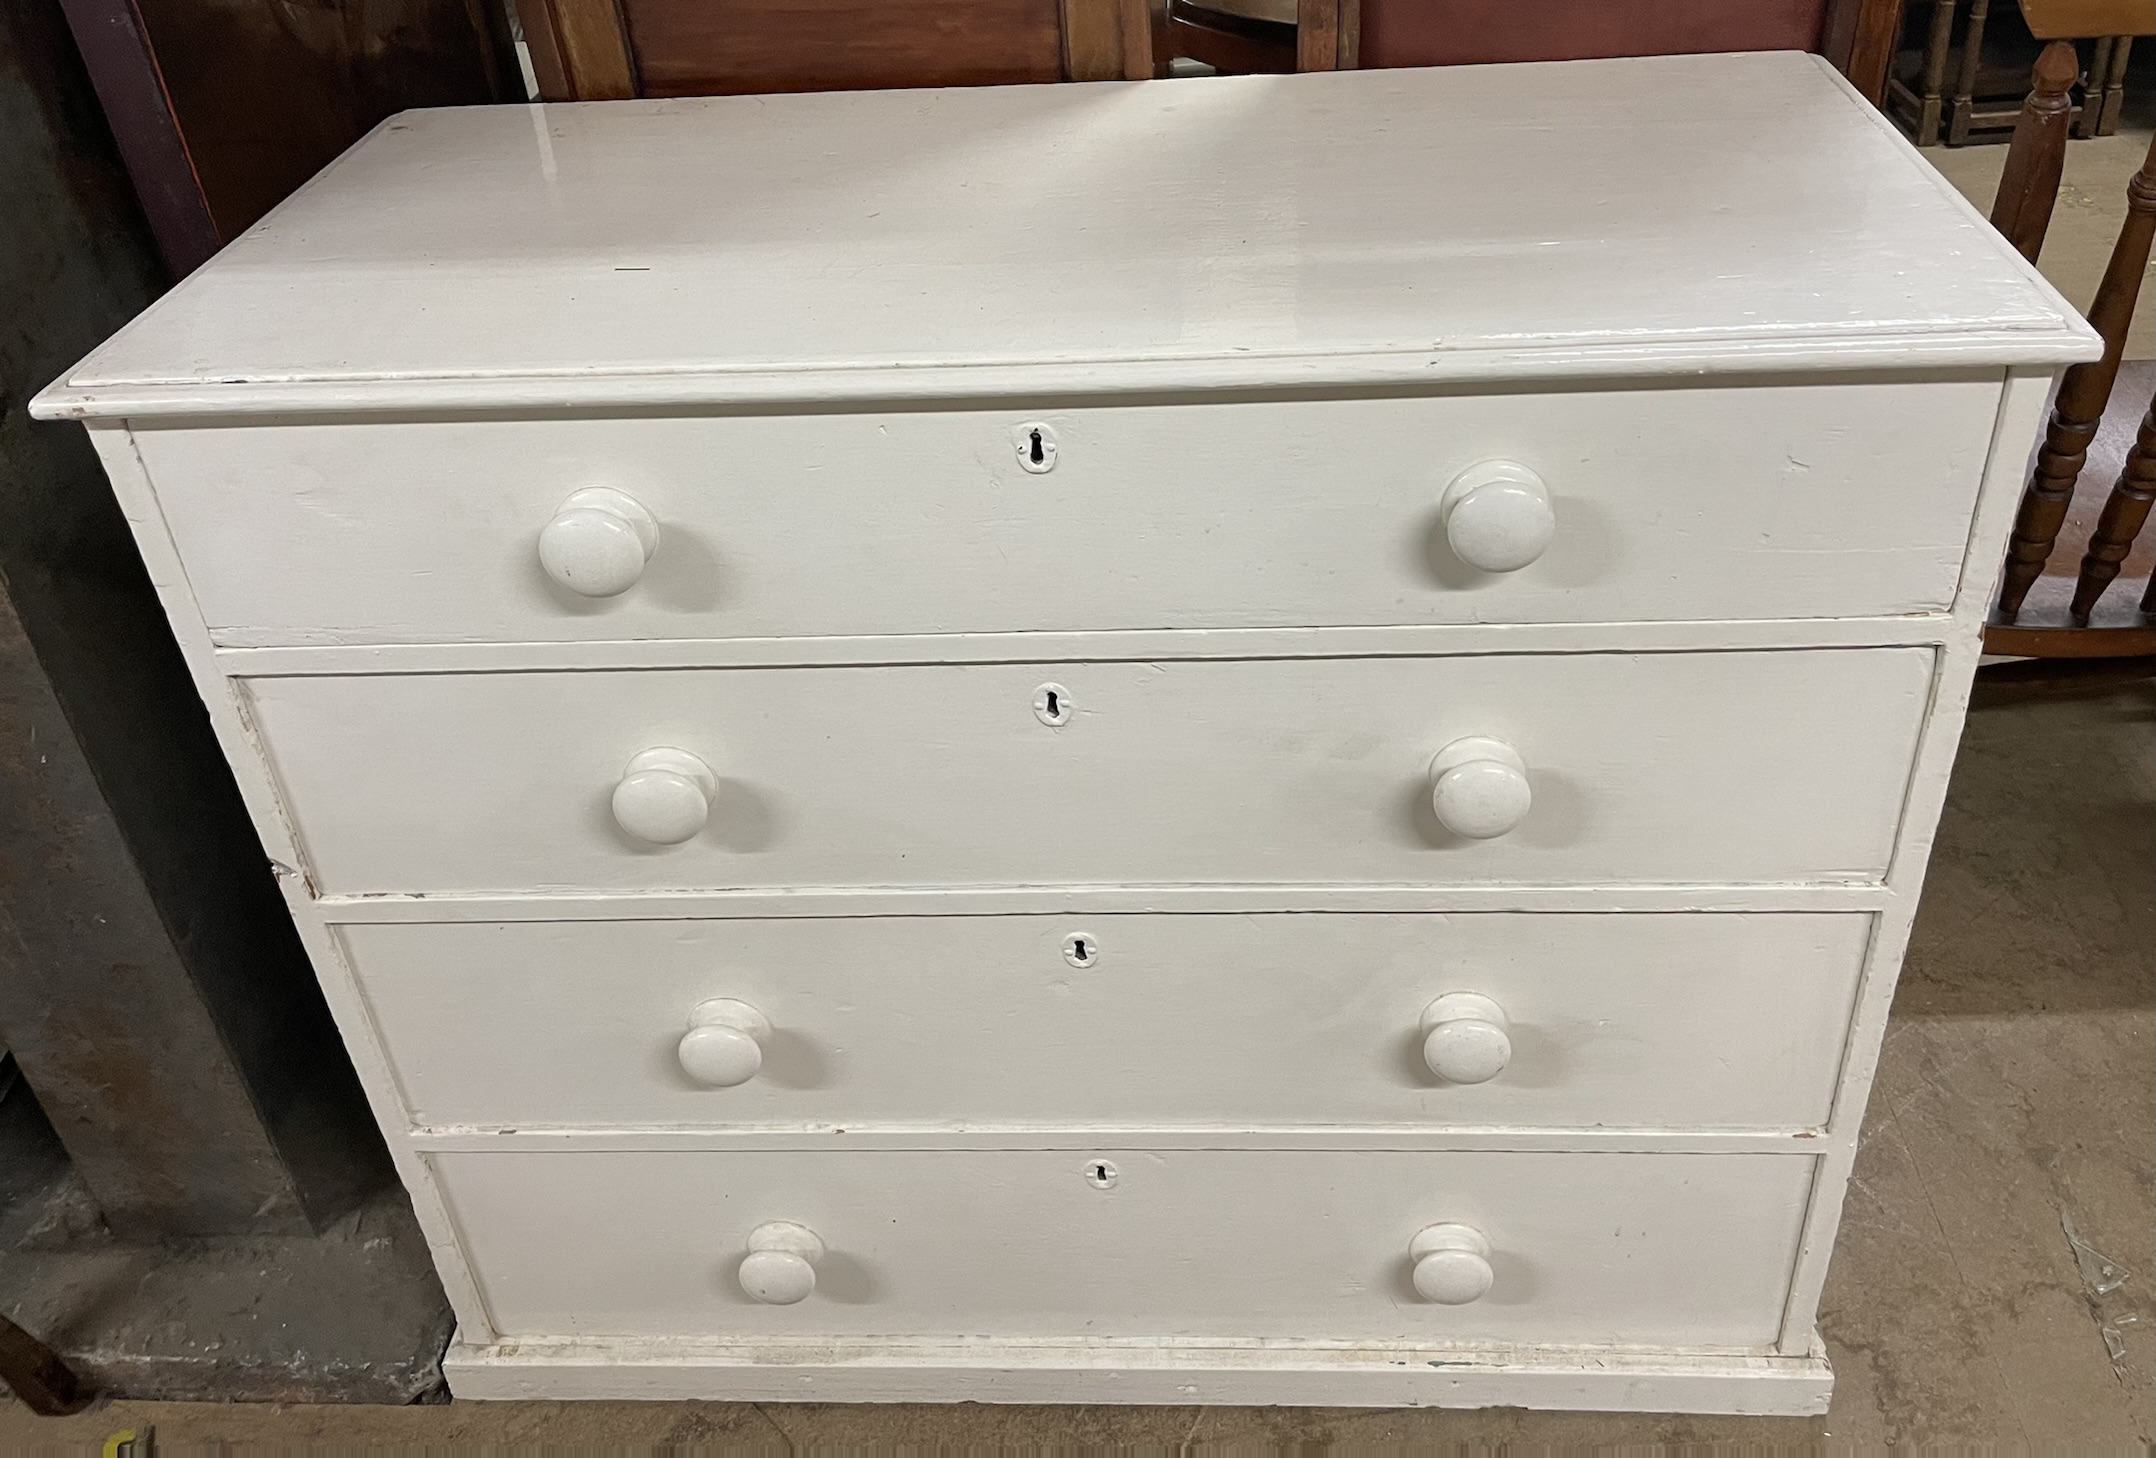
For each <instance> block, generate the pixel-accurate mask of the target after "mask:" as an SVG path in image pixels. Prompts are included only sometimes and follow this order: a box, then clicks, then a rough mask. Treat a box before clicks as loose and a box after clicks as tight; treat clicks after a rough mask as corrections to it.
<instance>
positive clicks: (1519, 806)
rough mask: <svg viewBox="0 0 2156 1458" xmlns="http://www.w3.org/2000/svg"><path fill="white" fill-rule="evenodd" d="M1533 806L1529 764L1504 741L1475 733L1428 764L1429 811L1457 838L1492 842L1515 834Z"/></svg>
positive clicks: (1446, 748) (1455, 741)
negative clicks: (1499, 837)
mask: <svg viewBox="0 0 2156 1458" xmlns="http://www.w3.org/2000/svg"><path fill="white" fill-rule="evenodd" d="M1534 805H1535V796H1534V787H1533V786H1532V785H1531V784H1530V783H1529V781H1528V778H1527V761H1525V760H1524V759H1522V758H1520V752H1519V751H1518V750H1516V749H1514V748H1513V747H1512V746H1511V745H1509V744H1507V743H1505V741H1504V740H1502V739H1492V738H1490V737H1488V736H1487V735H1480V734H1471V735H1469V736H1467V737H1466V738H1464V739H1455V740H1453V741H1452V743H1450V744H1448V745H1446V746H1445V747H1444V748H1443V749H1440V750H1439V751H1438V752H1437V755H1436V757H1435V758H1434V759H1432V760H1431V761H1430V809H1431V811H1432V812H1433V813H1435V814H1436V816H1437V821H1438V824H1440V825H1442V826H1444V827H1445V829H1447V830H1449V831H1451V832H1452V833H1453V834H1454V835H1460V836H1465V837H1467V838H1468V839H1469V840H1494V839H1496V838H1497V837H1498V836H1500V835H1504V834H1506V833H1508V832H1510V831H1513V830H1517V829H1518V828H1519V826H1520V822H1521V821H1523V820H1525V819H1526V818H1527V812H1528V811H1530V810H1532V809H1533V808H1534Z"/></svg>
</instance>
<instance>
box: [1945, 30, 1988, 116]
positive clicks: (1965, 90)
mask: <svg viewBox="0 0 2156 1458" xmlns="http://www.w3.org/2000/svg"><path fill="white" fill-rule="evenodd" d="M1990 14H1991V0H1969V24H1968V26H1967V28H1965V29H1964V30H1963V31H1962V33H1961V71H1960V73H1959V74H1958V75H1957V76H1956V78H1955V81H1954V103H1953V105H1952V106H1951V107H1949V108H1948V110H1947V117H1946V144H1947V145H1948V146H1949V147H1958V146H1960V145H1961V144H1962V143H1963V142H1966V141H1968V140H1969V123H1970V121H1971V120H1972V118H1973V116H1974V114H1975V111H1976V70H1977V66H1978V64H1979V63H1980V62H1981V60H1982V59H1983V54H1984V21H1985V18H1986V17H1988V16H1989V15H1990Z"/></svg>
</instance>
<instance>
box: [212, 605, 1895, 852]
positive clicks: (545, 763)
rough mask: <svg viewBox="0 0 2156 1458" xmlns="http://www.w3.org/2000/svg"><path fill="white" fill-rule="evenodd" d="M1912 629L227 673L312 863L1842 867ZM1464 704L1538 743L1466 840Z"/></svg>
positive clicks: (1877, 815)
mask: <svg viewBox="0 0 2156 1458" xmlns="http://www.w3.org/2000/svg"><path fill="white" fill-rule="evenodd" d="M1932 659H1933V654H1932V653H1931V652H1929V651H1928V650H1924V649H1913V648H1882V649H1861V650H1849V651H1840V650H1827V651H1811V652H1785V653H1689V654H1641V655H1625V654H1586V655H1578V656H1548V657H1526V658H1519V659H1512V658H1504V657H1477V658H1459V659H1453V658H1387V659H1300V660H1291V661H1286V662H1244V661H1234V662H1182V663H1159V664H1152V663H1145V664H1130V663H1103V664H1090V665H1079V664H1069V665H1059V666H1058V667H1057V669H1056V675H1055V676H1056V678H1057V679H1058V681H1060V682H1061V683H1063V684H1064V685H1066V686H1067V687H1068V688H1069V690H1070V692H1071V694H1072V695H1073V697H1074V701H1075V702H1076V703H1077V704H1078V705H1079V706H1080V712H1079V715H1078V718H1077V720H1076V721H1075V722H1073V723H1072V724H1069V725H1067V726H1065V727H1064V728H1061V729H1056V730H1052V731H1051V730H1048V729H1045V728H1043V727H1042V725H1041V724H1040V722H1039V720H1037V719H1036V718H1035V717H1034V715H1033V710H1032V701H1033V697H1034V692H1035V690H1036V689H1037V688H1038V686H1039V685H1040V683H1041V681H1042V679H1043V678H1044V677H1046V676H1047V675H1046V673H1045V672H1044V671H1043V669H1042V667H1041V666H1040V665H1038V664H1005V665H987V664H982V665H963V666H938V667H922V668H846V669H818V670H814V671H799V670H763V669H742V670H732V671H728V672H724V673H705V672H693V671H687V672H681V671H666V672H647V673H572V674H497V675H474V676H464V675H425V676H408V677H384V678H358V677H347V678H327V677H324V678H305V679H276V680H265V679H257V680H253V681H251V682H250V684H249V685H248V688H249V692H250V694H251V711H252V713H253V715H254V717H255V719H256V722H257V723H259V724H260V725H261V726H262V729H263V732H264V734H265V736H266V737H267V738H268V740H269V742H270V744H271V746H272V748H271V753H272V756H273V758H274V759H275V761H276V767H277V772H278V776H279V779H280V781H281V783H282V785H283V788H284V792H285V803H286V805H287V808H288V810H289V812H290V813H291V814H292V815H293V817H294V819H295V821H296V822H297V824H298V825H299V827H300V830H301V833H302V834H303V835H304V836H305V838H306V840H307V843H308V848H309V855H310V865H311V868H312V870H313V872H314V875H315V884H316V886H317V888H318V889H320V890H322V891H325V892H405V891H423V892H427V893H429V894H442V893H459V892H493V891H499V892H515V891H529V890H540V891H557V890H558V891H644V890H659V889H706V888H709V889H718V888H728V887H736V888H738V887H751V886H761V887H773V888H775V887H818V886H875V885H893V884H896V885H910V886H921V887H945V886H965V885H992V884H1005V885H1009V884H1013V883H1017V884H1028V885H1036V886H1038V885H1066V884H1073V883H1078V884H1093V885H1114V884H1123V883H1167V884H1172V883H1186V884H1187V883H1192V882H1214V883H1230V882H1241V883H1264V882H1290V883H1309V882H1322V881H1334V882H1345V883H1362V884H1368V883H1383V882H1393V883H1433V882H1434V883H1450V884H1460V883H1471V882H1481V883H1489V882H1501V881H1511V882H1530V883H1537V882H1539V883H1550V882H1568V883H1573V884H1586V883H1595V884H1605V885H1606V884H1611V883H1619V882H1652V881H1681V882H1700V881H1708V880H1715V881H1831V882H1845V883H1850V882H1864V881H1875V880H1877V879H1878V878H1879V876H1880V875H1881V874H1882V873H1883V871H1884V870H1885V867H1886V864H1887V861H1888V858H1889V855H1890V853H1891V850H1892V847H1893V840H1894V834H1895V829H1896V827H1897V825H1898V824H1899V821H1900V813H1901V799H1902V793H1903V789H1904V786H1905V785H1906V783H1907V780H1908V773H1909V760H1910V754H1911V751H1912V748H1913V746H1914V743H1915V739H1916V735H1917V732H1918V729H1919V727H1920V725H1921V723H1922V720H1923V715H1924V711H1925V708H1926V704H1927V702H1928V698H1929V692H1930V680H1931V665H1932ZM1469 735H1478V736H1491V737H1501V738H1503V739H1504V740H1505V741H1506V742H1507V743H1509V744H1511V745H1513V746H1515V747H1516V749H1517V750H1518V752H1519V753H1520V754H1521V755H1522V756H1523V757H1524V759H1525V760H1526V761H1527V762H1528V763H1529V764H1531V765H1532V766H1533V767H1534V775H1535V784H1534V798H1535V810H1534V813H1533V814H1532V815H1530V816H1529V817H1528V819H1527V820H1526V821H1525V822H1524V823H1523V824H1522V825H1521V826H1520V827H1519V828H1518V829H1517V830H1515V831H1513V832H1512V833H1511V834H1509V835H1504V836H1502V837H1500V838H1497V839H1494V840H1471V839H1467V838H1465V837H1461V836H1458V835H1455V834H1453V833H1451V832H1449V831H1447V830H1446V829H1445V828H1444V827H1443V826H1442V825H1440V824H1439V823H1438V822H1437V820H1436V818H1435V816H1434V815H1433V814H1432V813H1431V800H1430V789H1429V780H1428V773H1429V766H1430V761H1431V757H1432V756H1433V755H1435V754H1436V753H1437V751H1438V750H1440V749H1442V748H1443V747H1444V746H1445V745H1447V744H1450V743H1451V742H1452V741H1453V740H1455V739H1458V738H1462V737H1465V736H1469ZM655 743H656V744H669V745H673V746H675V747H677V748H679V749H681V750H684V751H686V752H688V753H690V754H693V755H696V756H698V757H700V758H702V759H703V760H705V761H706V762H707V763H709V764H712V765H715V766H723V771H724V773H723V778H722V780H721V782H720V784H719V788H718V793H717V795H716V796H715V797H714V799H713V800H712V802H711V804H712V809H711V818H710V825H709V827H708V828H707V829H706V830H705V831H704V832H703V833H701V834H698V835H696V836H694V837H693V838H692V839H690V840H688V841H686V842H684V843H682V844H679V845H675V846H671V847H668V848H665V849H663V850H656V851H655V850H653V849H651V848H650V847H649V846H646V845H643V844H640V843H639V842H637V841H634V840H627V839H624V838H623V836H622V835H621V834H620V833H619V831H618V830H617V828H616V827H615V825H614V824H613V820H612V817H611V816H609V815H608V814H607V813H606V810H605V805H606V801H607V797H608V795H609V794H611V793H612V792H613V789H614V785H615V781H616V779H617V777H618V776H619V775H620V773H621V769H620V767H621V765H622V764H623V763H625V762H626V761H627V760H628V759H629V757H630V756H631V755H632V754H634V753H635V752H637V751H638V750H641V749H643V748H644V747H645V746H648V745H651V744H655ZM450 744H454V745H456V746H457V747H458V748H457V752H456V753H455V754H453V755H452V754H448V753H445V752H444V746H446V745H450ZM385 785H394V786H396V787H397V793H395V794H383V793H380V792H379V787H381V786H385ZM1762 825H1772V826H1774V827H1775V832H1774V833H1773V834H1771V835H1764V834H1761V833H1760V827H1761V826H1762Z"/></svg>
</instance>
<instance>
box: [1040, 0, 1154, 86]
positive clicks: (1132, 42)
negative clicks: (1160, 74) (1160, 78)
mask: <svg viewBox="0 0 2156 1458" xmlns="http://www.w3.org/2000/svg"><path fill="white" fill-rule="evenodd" d="M1062 15H1063V71H1064V75H1065V77H1066V78H1067V79H1069V80H1072V81H1142V80H1144V79H1145V78H1146V77H1148V76H1151V75H1152V74H1153V70H1154V65H1153V29H1152V27H1153V20H1152V14H1151V11H1150V9H1149V8H1148V5H1147V0H1062Z"/></svg>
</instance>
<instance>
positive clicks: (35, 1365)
mask: <svg viewBox="0 0 2156 1458" xmlns="http://www.w3.org/2000/svg"><path fill="white" fill-rule="evenodd" d="M0 1382H5V1383H6V1384H7V1388H8V1390H9V1391H10V1392H13V1393H14V1394H15V1395H16V1396H17V1397H19V1398H21V1399H22V1402H23V1405H24V1406H25V1407H27V1408H29V1409H30V1411H32V1412H34V1413H36V1414H38V1415H39V1416H40V1417H65V1416H66V1415H67V1414H69V1413H71V1412H81V1411H82V1410H83V1409H84V1408H86V1407H88V1406H89V1405H90V1398H91V1395H92V1394H91V1392H90V1389H89V1387H88V1385H87V1384H85V1383H83V1382H80V1381H78V1380H77V1379H76V1377H75V1374H74V1372H73V1371H72V1370H70V1369H69V1367H68V1365H67V1363H65V1362H63V1361H61V1360H60V1354H59V1353H58V1352H55V1351H54V1350H53V1349H52V1348H51V1347H48V1346H46V1345H45V1344H44V1343H43V1342H41V1341H39V1340H38V1339H37V1338H36V1337H34V1336H32V1335H30V1333H28V1332H26V1331H24V1330H23V1329H22V1328H21V1327H19V1326H17V1325H16V1324H15V1323H14V1322H12V1321H9V1320H8V1319H7V1318H6V1317H4V1316H0Z"/></svg>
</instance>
